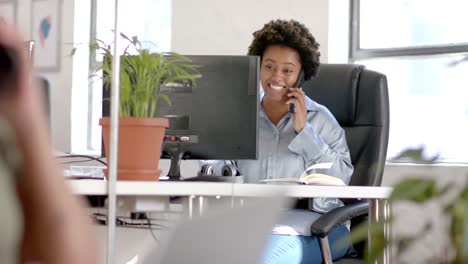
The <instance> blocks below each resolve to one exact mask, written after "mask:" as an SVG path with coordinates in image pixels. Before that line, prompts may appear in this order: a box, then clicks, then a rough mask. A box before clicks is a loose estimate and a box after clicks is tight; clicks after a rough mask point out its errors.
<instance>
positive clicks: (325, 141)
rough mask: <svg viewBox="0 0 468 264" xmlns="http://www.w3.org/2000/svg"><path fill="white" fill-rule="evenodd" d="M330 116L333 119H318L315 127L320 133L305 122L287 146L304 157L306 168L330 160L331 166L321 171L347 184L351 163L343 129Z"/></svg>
mask: <svg viewBox="0 0 468 264" xmlns="http://www.w3.org/2000/svg"><path fill="white" fill-rule="evenodd" d="M330 115H331V114H330ZM329 118H330V117H329ZM331 118H333V119H332V120H330V121H328V122H325V121H324V119H321V120H319V123H318V124H317V126H316V127H320V131H321V133H318V132H317V131H316V130H315V129H314V127H313V126H312V124H311V123H307V124H306V126H305V127H304V129H303V130H302V131H301V132H300V133H299V134H298V135H297V136H296V137H295V138H294V139H293V140H292V141H291V143H290V144H289V146H288V148H289V150H291V151H293V152H295V153H297V154H299V155H301V156H302V157H303V158H304V160H305V163H306V164H305V165H306V168H307V167H309V166H311V165H313V164H316V163H324V162H331V163H332V167H331V168H330V169H328V170H327V171H326V172H322V173H325V174H328V175H330V176H334V177H337V178H340V179H342V180H343V181H344V182H345V183H346V184H348V183H349V180H350V178H351V175H352V174H353V165H352V164H351V157H350V153H349V149H348V145H347V143H346V137H345V131H344V130H343V129H342V128H341V127H340V126H339V124H338V122H336V120H335V119H334V117H333V116H331Z"/></svg>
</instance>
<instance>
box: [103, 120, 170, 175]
mask: <svg viewBox="0 0 468 264" xmlns="http://www.w3.org/2000/svg"><path fill="white" fill-rule="evenodd" d="M99 125H101V126H102V135H103V138H104V149H105V152H106V156H109V153H110V149H109V142H110V118H109V117H103V118H101V119H100V120H99ZM168 127H169V120H168V119H167V118H139V117H122V118H119V139H118V145H119V149H118V157H117V159H118V162H117V180H124V181H139V180H142V181H157V180H159V176H160V175H161V172H162V171H161V170H160V169H159V159H160V157H161V148H162V143H163V139H164V133H165V131H166V128H168ZM108 162H109V158H108ZM104 173H105V175H106V176H107V170H105V171H104Z"/></svg>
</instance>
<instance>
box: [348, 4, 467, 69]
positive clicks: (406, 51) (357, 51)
mask: <svg viewBox="0 0 468 264" xmlns="http://www.w3.org/2000/svg"><path fill="white" fill-rule="evenodd" d="M350 1H351V2H350V16H349V17H350V29H349V47H350V48H349V62H350V63H352V62H354V61H357V60H363V59H373V58H387V57H411V56H430V55H441V54H457V53H467V52H468V42H465V43H459V44H443V45H424V46H414V47H403V48H378V49H361V48H360V46H359V43H360V32H359V28H360V10H361V0H350Z"/></svg>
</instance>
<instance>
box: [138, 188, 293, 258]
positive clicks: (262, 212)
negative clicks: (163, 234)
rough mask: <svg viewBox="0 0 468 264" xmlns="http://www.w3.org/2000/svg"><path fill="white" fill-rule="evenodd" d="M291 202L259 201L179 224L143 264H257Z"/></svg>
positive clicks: (285, 199)
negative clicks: (276, 224) (282, 214)
mask: <svg viewBox="0 0 468 264" xmlns="http://www.w3.org/2000/svg"><path fill="white" fill-rule="evenodd" d="M291 202H292V200H290V199H287V198H284V197H280V196H276V197H269V198H259V199H258V200H255V201H250V202H248V203H246V204H245V205H244V206H243V207H236V208H224V209H218V210H216V211H215V212H212V213H209V214H207V215H206V216H203V217H199V218H196V219H194V220H191V221H186V222H183V223H180V224H179V225H177V227H176V228H175V230H174V231H173V232H172V233H171V234H170V236H169V238H166V239H162V240H161V242H160V245H159V246H158V247H157V248H156V249H154V250H152V251H151V252H150V254H149V255H148V256H147V257H146V258H145V260H144V262H143V263H145V264H150V263H151V264H153V263H158V264H159V263H160V264H162V263H178V264H185V263H187V264H188V263H190V264H192V263H204V264H210V263H213V264H214V263H216V264H218V263H223V264H238V263H259V261H260V260H261V257H262V255H263V251H264V249H265V248H266V245H267V242H268V241H269V239H270V237H271V234H272V230H273V227H274V225H275V223H277V222H278V220H279V217H280V214H281V212H282V211H283V209H284V208H286V207H287V206H290V205H291Z"/></svg>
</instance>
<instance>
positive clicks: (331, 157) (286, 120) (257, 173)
mask: <svg viewBox="0 0 468 264" xmlns="http://www.w3.org/2000/svg"><path fill="white" fill-rule="evenodd" d="M263 96H264V94H262V95H261V96H260V98H261V100H262V99H263ZM305 99H306V100H305V102H306V107H307V120H308V123H307V124H306V126H305V127H304V129H303V130H302V131H301V132H300V133H299V134H297V133H296V132H295V130H294V127H293V120H292V114H291V113H287V114H286V115H285V116H284V117H283V118H282V119H281V120H280V121H279V122H278V124H277V125H276V126H275V125H274V124H273V123H271V121H270V120H269V118H268V116H267V115H266V113H265V111H264V109H263V106H261V107H260V113H259V153H258V159H257V160H238V161H237V166H238V169H239V171H240V173H241V174H242V175H243V176H244V182H245V183H259V182H260V181H261V180H263V179H275V178H299V177H300V176H301V175H302V173H303V172H304V170H305V169H306V168H308V167H309V166H311V165H313V164H316V163H324V162H331V163H332V164H333V165H332V167H331V168H330V169H327V170H321V171H317V172H319V173H323V174H327V175H331V176H334V177H337V178H340V179H341V180H343V181H344V182H345V183H346V184H348V183H349V180H350V177H351V175H352V173H353V166H352V164H351V157H350V153H349V149H348V145H347V143H346V137H345V131H344V130H343V128H341V127H340V125H339V124H338V122H337V121H336V119H335V118H334V117H333V115H332V114H331V112H330V111H329V110H328V109H327V108H326V107H325V106H323V105H320V104H318V103H316V102H314V101H312V100H311V99H310V98H309V97H307V96H306V98H305ZM222 165H223V164H219V163H218V164H216V167H218V168H217V169H216V170H217V171H220V169H219V168H220V166H222ZM341 205H342V203H341V201H339V200H338V199H330V198H315V199H314V203H313V209H314V210H315V211H318V212H327V211H329V210H331V209H333V208H335V207H337V206H341Z"/></svg>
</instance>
